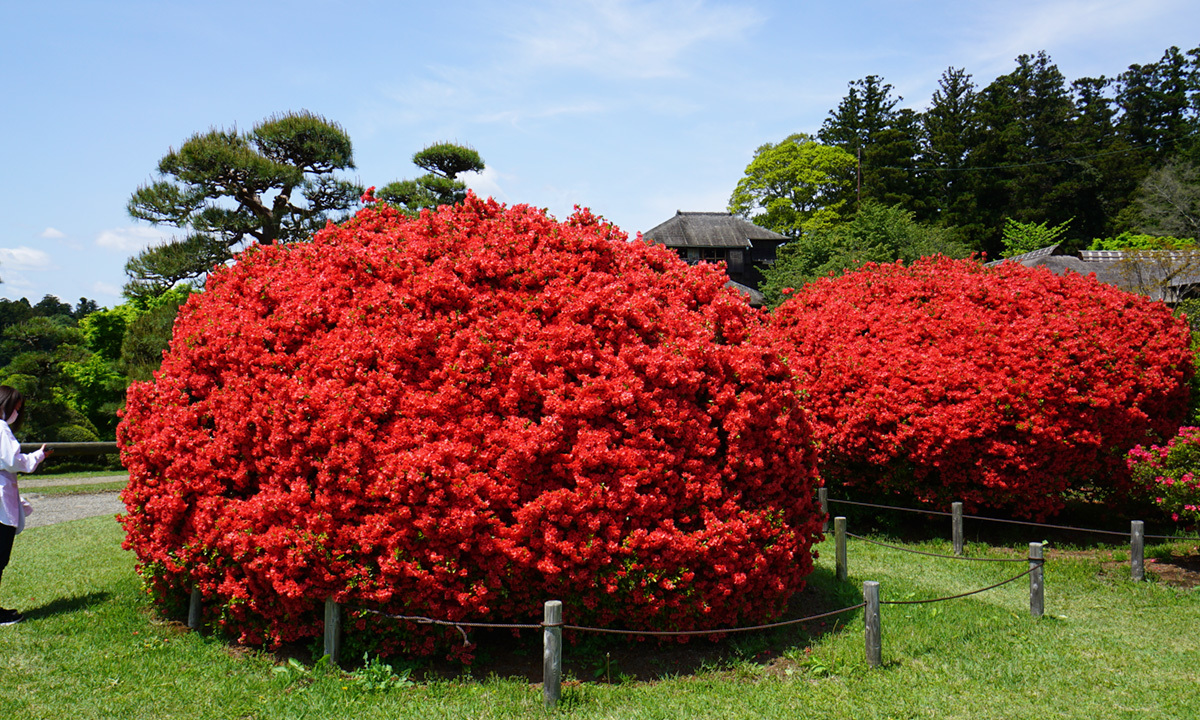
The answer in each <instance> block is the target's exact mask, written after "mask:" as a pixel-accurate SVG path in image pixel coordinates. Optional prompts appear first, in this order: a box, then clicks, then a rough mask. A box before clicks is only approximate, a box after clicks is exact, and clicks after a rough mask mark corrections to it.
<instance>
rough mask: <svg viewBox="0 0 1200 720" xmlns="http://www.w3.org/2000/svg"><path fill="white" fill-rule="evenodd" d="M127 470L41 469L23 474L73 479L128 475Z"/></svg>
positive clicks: (33, 478) (48, 478)
mask: <svg viewBox="0 0 1200 720" xmlns="http://www.w3.org/2000/svg"><path fill="white" fill-rule="evenodd" d="M128 474H129V472H128V471H127V470H75V471H69V470H65V471H63V472H53V471H51V472H45V471H43V470H39V471H38V472H36V473H34V474H32V475H23V476H22V477H27V478H30V479H32V480H60V479H64V480H71V479H75V478H91V477H113V476H116V475H128Z"/></svg>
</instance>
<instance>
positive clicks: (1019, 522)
mask: <svg viewBox="0 0 1200 720" xmlns="http://www.w3.org/2000/svg"><path fill="white" fill-rule="evenodd" d="M963 517H964V518H971V519H972V520H986V521H988V522H998V523H1008V524H1009V525H1028V526H1031V527H1044V528H1053V529H1055V530H1073V531H1075V532H1089V533H1099V534H1101V535H1118V536H1121V537H1129V533H1127V532H1118V531H1116V530H1096V529H1095V528H1081V527H1072V526H1070V525H1050V524H1048V523H1035V522H1027V521H1024V520H1005V519H1003V518H990V517H981V516H979V515H963Z"/></svg>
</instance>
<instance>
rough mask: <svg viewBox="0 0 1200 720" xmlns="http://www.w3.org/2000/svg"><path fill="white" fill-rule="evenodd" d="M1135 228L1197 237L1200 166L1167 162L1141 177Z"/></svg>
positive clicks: (1183, 236)
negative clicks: (1137, 224) (1137, 220)
mask: <svg viewBox="0 0 1200 720" xmlns="http://www.w3.org/2000/svg"><path fill="white" fill-rule="evenodd" d="M1137 209H1138V212H1139V216H1140V222H1139V229H1140V230H1141V231H1142V232H1146V233H1149V234H1152V235H1173V236H1175V237H1181V238H1192V239H1194V240H1200V168H1198V167H1197V166H1195V165H1192V164H1191V163H1188V162H1171V163H1169V164H1167V165H1166V166H1165V167H1163V168H1160V169H1158V170H1155V171H1154V172H1152V173H1150V174H1149V175H1147V176H1146V179H1145V180H1144V181H1142V185H1141V187H1140V188H1139V189H1138V194H1137Z"/></svg>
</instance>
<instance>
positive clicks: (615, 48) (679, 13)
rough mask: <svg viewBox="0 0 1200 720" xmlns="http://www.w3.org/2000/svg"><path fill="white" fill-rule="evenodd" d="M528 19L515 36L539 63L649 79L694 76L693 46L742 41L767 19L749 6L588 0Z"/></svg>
mask: <svg viewBox="0 0 1200 720" xmlns="http://www.w3.org/2000/svg"><path fill="white" fill-rule="evenodd" d="M525 20H527V21H531V22H529V23H528V24H529V25H531V26H532V31H531V32H528V31H527V32H521V33H518V34H515V35H514V39H515V40H516V41H517V43H518V48H519V52H520V54H521V56H523V59H524V60H525V61H526V62H527V63H529V64H532V65H533V66H535V67H541V68H552V69H562V68H575V69H580V70H584V71H587V72H591V73H594V74H596V75H601V76H605V77H610V78H612V77H617V78H621V77H624V78H639V79H645V78H664V77H680V76H685V75H687V72H686V70H685V66H684V63H683V57H684V56H685V55H686V54H687V53H688V52H689V51H691V50H693V49H698V48H703V47H704V46H705V45H708V44H711V43H714V42H722V41H729V40H736V39H739V38H741V37H742V35H743V34H745V33H746V31H747V30H749V29H750V28H752V27H754V26H756V25H758V24H760V23H761V22H762V17H761V16H760V15H759V14H758V13H757V12H755V11H753V10H751V9H750V8H748V7H743V6H734V5H717V4H713V3H706V2H697V1H695V0H663V1H658V2H633V1H632V0H588V1H587V2H576V3H562V4H558V3H552V4H550V5H549V6H548V11H546V12H543V13H535V14H534V15H533V17H532V18H525Z"/></svg>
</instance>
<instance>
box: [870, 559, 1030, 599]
mask: <svg viewBox="0 0 1200 720" xmlns="http://www.w3.org/2000/svg"><path fill="white" fill-rule="evenodd" d="M1029 562H1037V565H1035V566H1033V567H1031V568H1029V569H1028V570H1026V571H1025V572H1023V573H1021V574H1020V575H1015V576H1013V577H1010V578H1009V579H1007V580H1003V581H1001V582H998V583H996V584H995V585H988V586H987V587H985V588H980V589H978V590H971V591H970V592H965V593H959V594H958V595H950V596H948V597H940V598H933V599H931V600H880V601H879V604H880V605H927V604H929V603H936V602H945V601H947V600H958V599H959V598H965V597H970V596H971V595H978V594H979V593H982V592H987V591H988V590H995V589H996V588H998V587H1001V586H1002V585H1007V584H1009V583H1010V582H1015V581H1017V580H1020V579H1021V578H1023V577H1025V576H1026V575H1028V574H1029V573H1031V572H1033V571H1034V570H1037V569H1038V568H1040V567H1042V566H1043V565H1045V564H1046V561H1045V560H1044V559H1042V558H1029Z"/></svg>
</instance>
